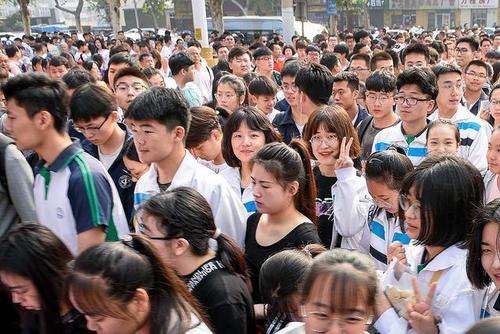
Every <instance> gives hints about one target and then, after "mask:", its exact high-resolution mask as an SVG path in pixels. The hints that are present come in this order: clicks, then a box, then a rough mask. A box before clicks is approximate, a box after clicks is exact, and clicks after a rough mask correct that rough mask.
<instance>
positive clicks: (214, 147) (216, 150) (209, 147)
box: [193, 130, 222, 161]
mask: <svg viewBox="0 0 500 334" xmlns="http://www.w3.org/2000/svg"><path fill="white" fill-rule="evenodd" d="M221 138H222V137H221V134H220V132H219V131H218V130H212V132H211V133H210V137H209V138H208V139H207V140H205V141H204V142H203V143H201V144H200V145H198V146H196V147H195V148H194V149H193V152H194V155H195V156H196V157H197V158H201V159H203V160H206V161H213V160H215V158H217V156H218V155H220V153H221Z"/></svg>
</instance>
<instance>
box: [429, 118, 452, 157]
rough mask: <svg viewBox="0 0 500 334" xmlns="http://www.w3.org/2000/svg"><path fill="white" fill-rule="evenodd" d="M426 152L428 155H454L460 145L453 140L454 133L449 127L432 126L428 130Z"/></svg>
mask: <svg viewBox="0 0 500 334" xmlns="http://www.w3.org/2000/svg"><path fill="white" fill-rule="evenodd" d="M428 137H429V138H428V139H427V151H428V152H429V155H434V154H438V153H450V154H456V153H457V150H458V146H459V145H460V143H459V142H457V139H456V138H455V131H454V130H453V129H452V128H451V126H449V125H439V126H434V127H433V128H432V129H430V130H429V134H428Z"/></svg>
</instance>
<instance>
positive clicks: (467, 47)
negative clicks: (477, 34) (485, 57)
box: [455, 37, 479, 71]
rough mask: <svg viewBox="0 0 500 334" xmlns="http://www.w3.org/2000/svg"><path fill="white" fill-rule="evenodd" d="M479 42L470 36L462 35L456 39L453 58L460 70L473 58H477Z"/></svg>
mask: <svg viewBox="0 0 500 334" xmlns="http://www.w3.org/2000/svg"><path fill="white" fill-rule="evenodd" d="M478 50H479V43H478V42H477V41H476V40H475V39H474V38H472V37H462V38H459V39H458V40H457V46H456V47H455V59H456V62H457V65H458V66H459V67H460V69H461V70H462V71H465V67H466V66H467V65H468V64H469V63H470V62H471V61H473V60H474V59H479V57H478V56H479V52H478Z"/></svg>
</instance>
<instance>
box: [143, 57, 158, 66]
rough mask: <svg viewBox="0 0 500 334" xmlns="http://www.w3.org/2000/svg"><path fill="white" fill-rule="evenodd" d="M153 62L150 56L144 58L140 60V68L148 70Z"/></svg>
mask: <svg viewBox="0 0 500 334" xmlns="http://www.w3.org/2000/svg"><path fill="white" fill-rule="evenodd" d="M154 65H155V62H154V59H153V57H152V56H145V57H143V58H142V61H141V67H142V68H148V67H154Z"/></svg>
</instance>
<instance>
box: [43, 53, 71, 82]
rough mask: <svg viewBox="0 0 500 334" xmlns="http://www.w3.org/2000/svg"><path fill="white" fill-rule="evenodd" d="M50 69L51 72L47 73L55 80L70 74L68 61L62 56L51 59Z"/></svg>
mask: <svg viewBox="0 0 500 334" xmlns="http://www.w3.org/2000/svg"><path fill="white" fill-rule="evenodd" d="M48 67H49V70H48V71H47V73H48V74H49V77H50V78H51V79H53V80H59V79H61V78H62V77H63V76H64V75H65V74H66V73H68V61H67V60H66V58H64V57H61V56H54V57H51V58H50V59H49V62H48Z"/></svg>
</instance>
